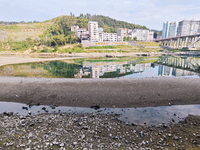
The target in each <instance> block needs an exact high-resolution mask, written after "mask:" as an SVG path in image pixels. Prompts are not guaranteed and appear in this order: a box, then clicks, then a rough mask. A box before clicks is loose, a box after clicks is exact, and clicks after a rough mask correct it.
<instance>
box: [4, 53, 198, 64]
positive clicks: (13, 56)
mask: <svg viewBox="0 0 200 150" xmlns="http://www.w3.org/2000/svg"><path fill="white" fill-rule="evenodd" d="M129 56H200V52H143V53H65V54H58V53H41V54H36V53H32V54H23V53H9V54H6V53H5V54H3V53H2V54H0V66H3V65H8V64H18V63H28V62H41V61H54V60H64V59H76V58H89V57H90V58H92V57H129ZM48 57H49V58H48Z"/></svg>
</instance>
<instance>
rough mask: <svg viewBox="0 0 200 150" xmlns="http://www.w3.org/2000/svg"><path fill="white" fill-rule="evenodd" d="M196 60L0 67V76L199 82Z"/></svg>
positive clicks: (142, 59)
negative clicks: (154, 78) (174, 79)
mask: <svg viewBox="0 0 200 150" xmlns="http://www.w3.org/2000/svg"><path fill="white" fill-rule="evenodd" d="M199 65H200V58H198V57H196V58H195V57H120V58H113V59H109V58H87V59H75V60H60V61H50V62H37V63H24V64H14V65H6V66H2V67H0V76H22V77H42V78H136V77H162V76H165V77H193V78H199V73H200V68H199Z"/></svg>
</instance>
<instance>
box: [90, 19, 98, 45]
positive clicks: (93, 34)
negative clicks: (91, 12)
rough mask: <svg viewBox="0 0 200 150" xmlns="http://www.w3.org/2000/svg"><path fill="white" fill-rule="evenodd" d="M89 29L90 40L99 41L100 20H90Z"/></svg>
mask: <svg viewBox="0 0 200 150" xmlns="http://www.w3.org/2000/svg"><path fill="white" fill-rule="evenodd" d="M88 31H89V35H90V41H91V42H98V41H99V34H98V22H96V21H89V22H88Z"/></svg>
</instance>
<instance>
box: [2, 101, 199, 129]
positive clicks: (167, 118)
mask: <svg viewBox="0 0 200 150" xmlns="http://www.w3.org/2000/svg"><path fill="white" fill-rule="evenodd" d="M22 107H27V108H28V110H25V109H22ZM43 107H45V108H46V110H48V113H53V112H66V113H95V112H99V113H101V114H120V116H119V120H121V121H123V122H124V123H128V124H132V123H134V124H137V125H144V124H146V125H147V126H151V125H155V126H158V125H159V124H162V123H165V124H166V125H169V124H171V123H177V122H179V121H180V120H182V119H183V118H185V117H187V116H188V114H192V115H199V114H200V105H174V106H161V107H145V108H100V109H98V110H94V109H91V108H82V107H65V106H59V107H55V109H52V108H51V107H50V106H42V105H40V106H33V107H31V108H29V106H28V105H26V104H21V103H13V102H0V113H3V112H14V113H18V114H19V115H28V112H29V111H31V113H32V115H37V114H40V113H45V111H44V110H42V108H43Z"/></svg>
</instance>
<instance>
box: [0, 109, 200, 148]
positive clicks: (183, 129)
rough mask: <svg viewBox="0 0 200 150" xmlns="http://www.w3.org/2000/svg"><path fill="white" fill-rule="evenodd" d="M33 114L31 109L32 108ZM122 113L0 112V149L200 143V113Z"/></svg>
mask: <svg viewBox="0 0 200 150" xmlns="http://www.w3.org/2000/svg"><path fill="white" fill-rule="evenodd" d="M29 113H30V114H31V112H29ZM118 117H119V114H112V113H111V114H100V113H99V112H98V111H96V112H95V113H87V114H86V113H82V114H76V113H74V114H73V113H72V114H71V113H59V112H56V113H50V114H48V113H46V114H39V115H34V116H32V115H29V114H28V115H26V116H21V115H17V114H14V115H13V114H12V113H4V114H1V115H0V149H2V150H3V149H25V150H33V149H34V150H37V149H38V150H39V149H44V150H47V149H48V150H49V149H61V150H62V149H65V150H70V149H81V150H97V149H100V150H101V149H102V150H111V149H112V150H134V149H143V150H150V149H166V150H167V149H186V148H193V147H199V146H200V128H199V126H200V116H192V115H189V116H188V117H187V118H185V119H184V120H182V121H180V122H179V123H177V124H171V125H169V126H166V125H165V124H160V125H159V126H149V127H148V126H146V125H145V124H144V126H138V125H134V124H131V125H130V124H125V123H123V122H121V121H120V120H119V119H118Z"/></svg>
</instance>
